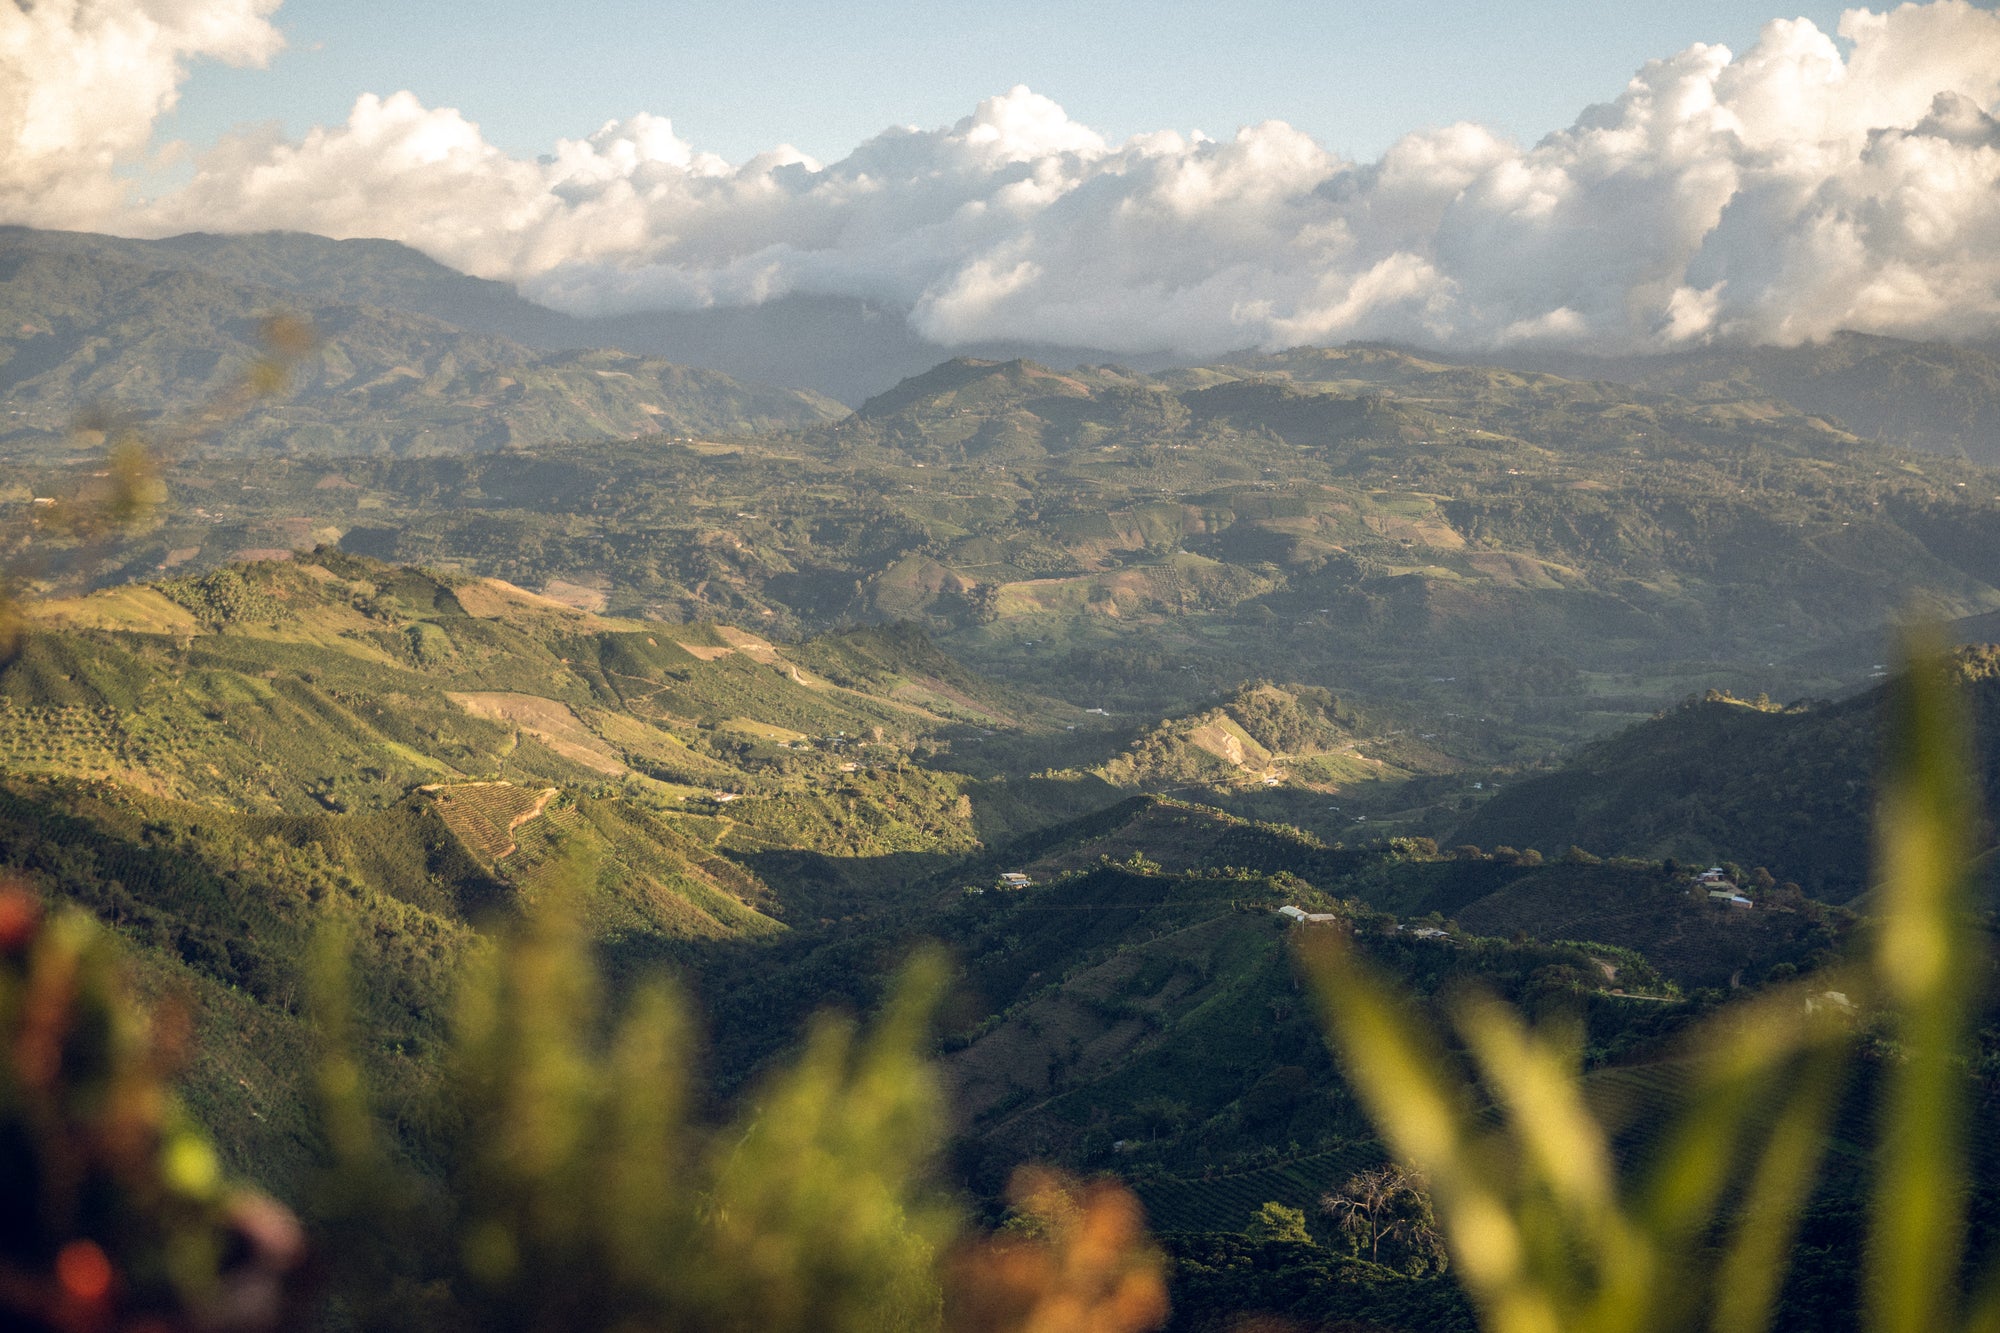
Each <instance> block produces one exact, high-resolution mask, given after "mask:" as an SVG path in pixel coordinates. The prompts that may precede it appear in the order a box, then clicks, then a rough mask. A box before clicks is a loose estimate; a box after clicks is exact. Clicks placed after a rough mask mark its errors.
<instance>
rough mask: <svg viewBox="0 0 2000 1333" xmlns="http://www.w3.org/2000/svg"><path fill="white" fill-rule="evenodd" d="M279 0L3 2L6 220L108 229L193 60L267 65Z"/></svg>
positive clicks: (0, 164) (1, 169) (0, 137)
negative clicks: (119, 171) (125, 178)
mask: <svg viewBox="0 0 2000 1333" xmlns="http://www.w3.org/2000/svg"><path fill="white" fill-rule="evenodd" d="M277 7H278V0H35V2H34V3H32V4H27V3H20V2H19V0H17V2H16V3H13V4H0V217H5V218H6V219H7V220H8V221H11V222H24V223H31V224H38V225H43V226H58V227H60V226H83V225H91V224H98V225H106V224H109V223H111V222H113V221H114V220H115V219H116V218H117V216H118V213H119V210H120V209H121V208H123V207H124V206H125V204H126V202H127V199H126V189H125V187H124V185H123V184H122V182H121V180H120V178H119V177H118V176H117V175H116V174H115V172H116V168H118V167H119V166H121V165H123V164H124V163H125V162H127V161H129V160H130V159H132V158H133V157H134V156H135V155H137V154H139V153H140V152H142V151H143V150H144V149H145V147H146V145H147V143H148V141H149V140H150V139H151V137H152V133H153V122H154V121H155V120H156V119H157V118H158V117H159V116H160V114H161V113H163V112H165V111H167V110H168V109H169V108H171V107H172V106H173V104H174V99H175V96H176V94H177V92H178V90H179V88H180V83H181V80H182V78H183V77H184V76H185V72H186V65H187V62H188V61H190V60H192V59H196V58H201V57H207V58H210V59H216V60H223V61H227V62H229V63H231V64H239V65H242V64H262V63H263V62H264V61H265V60H268V59H269V58H270V56H271V55H272V54H273V53H274V52H275V51H277V50H278V48H279V47H280V46H281V45H282V40H281V38H280V37H279V35H278V31H277V29H275V28H273V27H272V26H271V24H270V23H269V21H268V19H267V16H268V15H269V14H270V13H271V11H272V10H274V9H276V8H277Z"/></svg>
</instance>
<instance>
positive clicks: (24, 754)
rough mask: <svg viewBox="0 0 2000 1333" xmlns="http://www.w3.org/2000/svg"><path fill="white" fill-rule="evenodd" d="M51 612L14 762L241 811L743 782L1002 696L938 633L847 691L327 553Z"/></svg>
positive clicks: (688, 642)
mask: <svg viewBox="0 0 2000 1333" xmlns="http://www.w3.org/2000/svg"><path fill="white" fill-rule="evenodd" d="M41 618H42V621H43V623H44V624H45V625H46V626H47V628H46V629H45V630H44V631H43V632H41V633H38V634H36V635H34V636H32V637H31V638H30V640H29V641H28V644H27V648H26V651H25V652H24V653H23V654H22V656H21V658H20V659H19V660H18V661H16V662H15V663H13V664H12V665H10V666H9V667H8V668H7V670H6V672H5V673H4V675H0V755H4V756H5V760H6V763H7V766H8V768H9V769H10V770H12V771H16V772H52V773H66V774H73V775H91V776H107V777H117V778H119V779H121V780H124V781H130V782H133V783H136V784H140V785H143V786H147V787H150V788H152V789H154V790H157V791H159V792H161V793H162V794H164V795H172V796H177V797H181V798H184V799H195V800H207V801H211V802H215V803H218V804H233V805H237V806H240V807H241V808H244V809H269V810H287V811H307V810H320V809H333V810H345V809H366V808H371V807H374V806H379V805H381V804H384V803H388V802H392V801H395V800H399V799H401V798H402V796H403V795H404V793H406V792H407V791H408V790H409V789H411V788H412V787H416V786H420V785H425V784H428V783H448V782H460V781H468V780H480V779H499V778H506V779H509V780H513V781H523V782H524V781H529V780H533V779H539V780H543V781H545V782H547V783H550V784H555V785H577V784H585V785H588V784H599V785H602V784H607V783H608V784H612V785H619V784H626V785H633V786H635V787H636V789H638V790H641V791H644V792H648V793H652V794H655V795H660V796H685V795H691V794H705V793H709V792H711V791H714V790H720V789H725V788H727V789H730V793H729V794H742V792H741V791H739V790H736V789H739V788H743V787H745V786H746V785H748V786H752V787H754V786H757V785H758V784H759V782H760V779H761V780H762V785H763V786H767V787H768V786H771V785H773V782H775V781H776V779H778V778H780V777H782V776H783V775H784V774H785V773H786V772H788V771H791V770H804V769H808V768H813V767H815V766H818V767H824V768H828V769H832V770H837V769H838V768H839V760H840V758H842V757H845V758H846V759H847V760H848V762H850V763H853V762H855V761H856V760H861V761H866V760H868V759H869V755H868V750H869V748H870V746H881V747H885V750H884V752H885V753H886V752H887V750H889V749H893V748H894V747H896V746H897V745H907V744H908V743H909V742H910V741H911V740H912V739H913V738H914V737H916V736H919V735H924V734H928V733H931V732H934V731H937V730H940V729H942V728H945V727H947V726H950V725H952V721H951V719H950V718H949V717H948V716H947V715H946V713H945V712H944V711H943V710H945V709H956V710H960V711H961V712H963V713H964V714H965V715H967V716H969V717H976V718H979V719H982V720H988V721H992V720H997V719H998V717H999V714H998V711H997V710H998V708H999V707H1000V706H1001V705H999V704H998V703H996V702H994V701H993V700H991V699H987V700H982V699H981V698H980V697H979V688H980V687H979V686H978V685H977V683H976V682H972V681H970V680H969V679H967V678H965V677H964V675H963V672H962V670H960V671H958V672H957V673H956V674H955V675H954V678H953V679H952V680H949V681H947V680H943V679H938V678H934V677H932V676H930V675H928V674H926V671H925V668H926V667H929V666H937V664H938V663H939V662H941V661H942V659H941V655H938V654H937V653H936V652H935V650H934V649H928V648H927V646H921V651H924V652H927V653H928V656H927V657H925V659H924V660H923V661H922V662H911V663H904V664H901V672H900V674H895V675H894V680H893V683H892V684H890V686H889V687H888V688H885V689H883V690H882V692H881V693H870V692H869V688H868V687H869V686H870V684H871V681H870V679H869V678H867V677H865V676H863V675H859V674H854V673H844V674H852V675H853V678H854V679H855V680H856V685H844V684H839V683H836V682H835V681H834V680H833V679H831V678H829V677H828V676H826V675H823V674H821V673H820V672H819V671H817V670H815V669H814V668H813V667H812V666H810V665H805V664H802V662H801V661H798V660H794V659H793V658H792V657H790V656H788V655H787V654H786V653H785V652H784V651H782V650H780V649H779V648H778V647H776V646H774V645H773V644H771V643H769V642H768V641H766V640H764V639H762V638H760V637H758V636H756V635H754V634H749V633H746V632H743V631H739V630H734V629H731V628H729V627H726V626H715V625H682V626H666V625H659V624H646V623H641V622H636V621H620V620H611V619H605V618H603V617H598V616H594V615H590V614H588V613H584V612H579V611H576V610H574V609H572V608H570V607H567V606H563V605H561V604H558V603H555V602H552V601H550V600H548V599H546V598H541V597H537V596H534V595H531V594H527V593H524V592H522V591H520V590H519V589H515V588H512V587H510V586H508V585H505V584H500V583H497V582H493V581H480V580H463V579H456V580H454V579H441V578H438V577H435V576H431V575H426V574H422V573H419V572H415V571H410V570H399V569H391V568H388V567H385V566H381V565H376V564H373V563H371V562H368V561H363V560H357V559H355V558H353V557H349V556H344V555H340V554H338V553H332V552H322V553H320V554H318V555H315V556H309V557H302V558H300V559H298V560H296V561H292V562H289V563H277V564H274V563H268V562H267V563H264V564H257V565H249V566H242V567H236V568H230V569H225V570H222V571H218V572H216V573H214V574H210V575H205V576H202V577H199V578H195V579H187V580H180V581H176V582H170V583H166V584H161V585H157V586H155V587H150V588H144V589H131V588H127V589H116V590H112V591H110V592H107V593H102V594H98V595H95V596H93V597H90V598H86V599H83V600H82V601H78V602H68V603H53V604H50V605H48V606H46V607H45V608H43V609H42V613H41ZM877 646H878V648H879V645H877ZM911 649H912V652H913V653H914V652H918V651H920V646H919V645H917V644H916V643H915V641H914V640H912V643H911ZM861 651H862V650H861V649H853V650H849V649H846V648H843V647H841V646H839V645H837V644H833V645H821V646H819V647H817V648H816V649H813V650H811V651H808V652H806V653H804V654H802V656H803V657H804V658H806V659H808V660H810V659H811V658H813V657H814V656H815V655H817V656H818V657H820V658H824V659H825V660H826V661H828V662H829V663H835V664H838V663H842V662H845V661H848V660H849V659H853V658H856V657H857V655H858V654H860V653H861ZM878 655H879V654H878ZM887 663H888V659H886V658H884V659H883V662H882V663H880V664H878V672H888V671H889V666H888V664H887ZM937 669H940V670H945V669H948V668H945V667H942V666H938V667H937ZM876 679H877V680H878V681H887V677H886V676H881V675H879V674H878V677H877V678H876ZM857 686H859V688H857ZM898 695H900V696H901V697H897V696H898ZM836 751H848V752H850V753H849V754H848V755H846V756H839V755H836V753H835V752H836Z"/></svg>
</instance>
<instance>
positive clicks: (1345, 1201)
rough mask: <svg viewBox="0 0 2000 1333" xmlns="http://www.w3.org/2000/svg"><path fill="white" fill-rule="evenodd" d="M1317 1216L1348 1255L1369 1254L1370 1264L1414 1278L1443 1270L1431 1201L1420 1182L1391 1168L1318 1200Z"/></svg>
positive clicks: (1360, 1175) (1354, 1178) (1357, 1177)
mask: <svg viewBox="0 0 2000 1333" xmlns="http://www.w3.org/2000/svg"><path fill="white" fill-rule="evenodd" d="M1319 1210H1320V1211H1321V1212H1322V1213H1325V1214H1326V1215H1327V1216H1328V1217H1330V1218H1332V1219H1333V1221H1334V1225H1335V1226H1336V1227H1337V1228H1338V1229H1339V1230H1340V1233H1341V1234H1342V1235H1343V1236H1345V1237H1346V1238H1347V1243H1348V1247H1349V1249H1350V1251H1351V1252H1352V1253H1355V1254H1360V1253H1361V1252H1363V1251H1364V1250H1365V1251H1366V1252H1367V1255H1368V1259H1369V1262H1371V1263H1378V1264H1380V1263H1386V1264H1388V1265H1389V1266H1390V1267H1392V1268H1399V1269H1402V1270H1403V1271H1405V1272H1409V1273H1412V1274H1417V1273H1424V1272H1430V1271H1442V1270H1443V1268H1444V1264H1445V1260H1444V1245H1443V1240H1442V1237H1441V1236H1440V1235H1439V1234H1438V1229H1437V1219H1436V1217H1435V1216H1434V1215H1433V1213H1432V1211H1431V1200H1430V1195H1428V1194H1427V1193H1425V1192H1424V1189H1423V1185H1422V1182H1421V1180H1420V1179H1419V1178H1418V1177H1417V1176H1415V1175H1412V1174H1411V1173H1410V1172H1408V1171H1405V1170H1404V1169H1403V1168H1402V1167H1400V1166H1397V1165H1396V1164H1394V1163H1393V1162H1392V1163H1390V1164H1388V1165H1386V1166H1378V1167H1375V1168H1374V1169H1372V1170H1368V1171H1357V1172H1356V1173H1355V1174H1353V1175H1351V1176H1349V1177H1348V1178H1347V1182H1346V1183H1345V1184H1343V1185H1342V1186H1341V1187H1340V1188H1339V1189H1337V1190H1331V1191H1329V1192H1328V1193H1326V1194H1323V1195H1321V1196H1320V1201H1319ZM1385 1248H1386V1250H1387V1253H1386V1254H1385V1253H1384V1250H1385Z"/></svg>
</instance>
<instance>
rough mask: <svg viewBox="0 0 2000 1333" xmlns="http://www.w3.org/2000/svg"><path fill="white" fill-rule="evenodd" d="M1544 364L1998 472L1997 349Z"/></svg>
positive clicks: (1840, 337)
mask: <svg viewBox="0 0 2000 1333" xmlns="http://www.w3.org/2000/svg"><path fill="white" fill-rule="evenodd" d="M1541 364H1543V366H1544V367H1545V368H1547V369H1550V370H1555V371H1557V372H1559V373H1561V374H1566V375H1572V376H1578V377H1584V378H1601V379H1606V380H1615V381H1617V382H1619V383H1622V384H1630V385H1634V386H1638V387H1641V388H1645V389H1650V390H1654V391H1665V392H1670V393H1678V394H1683V395H1686V396H1687V397H1690V398H1694V399H1697V400H1700V401H1703V402H1717V403H1723V402H1731V401H1739V400H1743V399H1769V398H1782V399H1784V400H1785V401H1787V402H1789V403H1792V404H1793V405H1795V406H1797V407H1800V408H1802V409H1804V410H1805V411H1808V412H1816V413H1818V414H1820V415H1822V416H1826V417H1830V418H1835V419H1837V420H1839V421H1840V422H1841V424H1843V425H1845V426H1847V427H1848V428H1849V429H1850V430H1853V431H1854V432H1855V433H1856V434H1859V435H1862V436H1866V437H1868V438H1870V439H1878V440H1884V441H1888V442H1890V443H1893V444H1900V445H1903V446H1906V447H1908V448H1912V449H1922V450H1925V451H1927V452H1930V453H1938V454H1948V455H1952V456H1955V457H1960V458H1969V459H1971V460H1972V461H1974V462H1977V463H1984V464H1988V465H1992V464H1995V463H2000V356H1996V355H1995V354H1994V348H1993V347H1992V346H1990V345H1989V346H1984V347H1977V346H1974V347H1962V346H1957V345H1955V344H1952V343H1941V342H1911V341H1909V340H1907V339H1902V338H1884V337H1879V336H1875V335H1871V334H1864V333H1838V334H1835V335H1834V336H1833V337H1831V338H1828V339H1825V340H1824V341H1821V342H1816V343H1813V342H1809V343H1801V344H1799V345H1798V346H1796V347H1732V348H1728V349H1722V350H1708V351H1700V352H1687V353H1678V354H1673V355H1665V356H1653V357H1638V358H1623V359H1620V358H1596V357H1588V356H1574V355H1572V356H1566V357H1550V358H1545V359H1543V360H1542V363H1541Z"/></svg>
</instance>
